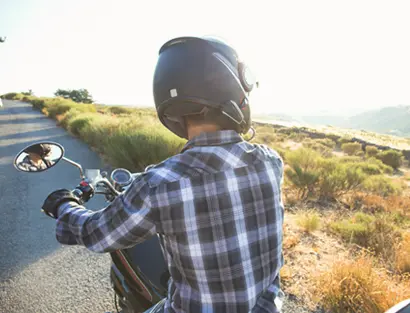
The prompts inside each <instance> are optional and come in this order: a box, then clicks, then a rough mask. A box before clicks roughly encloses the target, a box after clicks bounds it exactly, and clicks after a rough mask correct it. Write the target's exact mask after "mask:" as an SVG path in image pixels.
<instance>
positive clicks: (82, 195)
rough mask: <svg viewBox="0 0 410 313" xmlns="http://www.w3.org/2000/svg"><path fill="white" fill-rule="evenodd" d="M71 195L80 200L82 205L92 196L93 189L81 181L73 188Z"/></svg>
mask: <svg viewBox="0 0 410 313" xmlns="http://www.w3.org/2000/svg"><path fill="white" fill-rule="evenodd" d="M73 194H74V196H76V197H77V198H78V199H79V200H80V204H83V203H85V202H87V201H88V200H90V199H91V198H92V197H93V196H94V188H93V186H91V184H89V183H88V182H87V181H85V180H83V181H82V182H81V183H80V184H79V185H78V186H77V187H75V189H74V190H73Z"/></svg>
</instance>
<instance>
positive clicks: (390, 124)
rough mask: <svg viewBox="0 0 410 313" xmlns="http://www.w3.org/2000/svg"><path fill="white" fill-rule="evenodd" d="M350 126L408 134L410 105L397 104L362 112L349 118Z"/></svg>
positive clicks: (409, 132)
mask: <svg viewBox="0 0 410 313" xmlns="http://www.w3.org/2000/svg"><path fill="white" fill-rule="evenodd" d="M348 124H349V127H350V128H359V129H364V130H369V131H375V132H379V133H387V134H396V135H399V136H408V135H410V106H409V105H398V106H391V107H386V108H382V109H380V110H373V111H368V112H364V113H361V114H358V115H355V116H352V117H350V118H349V123H348Z"/></svg>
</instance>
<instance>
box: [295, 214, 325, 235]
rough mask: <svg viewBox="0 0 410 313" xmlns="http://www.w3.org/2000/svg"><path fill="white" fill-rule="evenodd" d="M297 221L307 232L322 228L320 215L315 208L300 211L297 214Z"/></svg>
mask: <svg viewBox="0 0 410 313" xmlns="http://www.w3.org/2000/svg"><path fill="white" fill-rule="evenodd" d="M296 222H297V224H298V225H299V227H301V228H302V229H303V231H304V232H306V233H311V232H314V231H315V230H317V229H319V228H320V216H319V214H318V213H316V212H315V211H313V210H309V211H307V212H299V213H298V214H297V216H296Z"/></svg>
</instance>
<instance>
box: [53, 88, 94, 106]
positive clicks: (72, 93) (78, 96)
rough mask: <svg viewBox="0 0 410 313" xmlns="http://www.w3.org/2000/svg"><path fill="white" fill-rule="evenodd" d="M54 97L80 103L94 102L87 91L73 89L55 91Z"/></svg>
mask: <svg viewBox="0 0 410 313" xmlns="http://www.w3.org/2000/svg"><path fill="white" fill-rule="evenodd" d="M54 95H55V96H56V97H63V98H65V99H71V100H73V101H74V102H82V103H93V102H94V100H93V98H92V96H91V94H90V92H89V91H88V90H87V89H77V90H76V89H74V90H70V89H67V90H64V89H57V91H56V92H55V93H54Z"/></svg>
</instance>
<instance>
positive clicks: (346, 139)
mask: <svg viewBox="0 0 410 313" xmlns="http://www.w3.org/2000/svg"><path fill="white" fill-rule="evenodd" d="M349 142H352V137H349V136H343V137H340V138H339V139H338V140H337V143H338V145H339V146H340V147H341V146H342V145H343V144H345V143H349Z"/></svg>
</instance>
